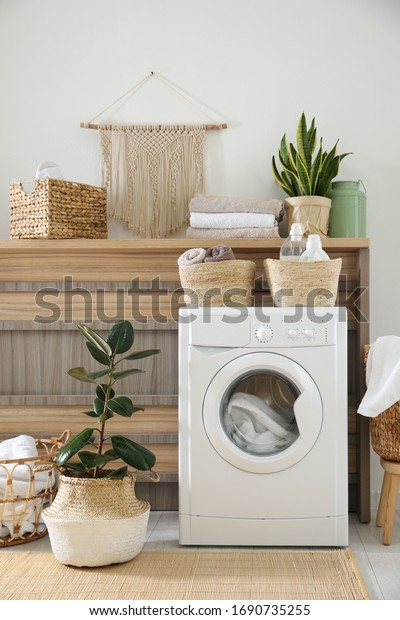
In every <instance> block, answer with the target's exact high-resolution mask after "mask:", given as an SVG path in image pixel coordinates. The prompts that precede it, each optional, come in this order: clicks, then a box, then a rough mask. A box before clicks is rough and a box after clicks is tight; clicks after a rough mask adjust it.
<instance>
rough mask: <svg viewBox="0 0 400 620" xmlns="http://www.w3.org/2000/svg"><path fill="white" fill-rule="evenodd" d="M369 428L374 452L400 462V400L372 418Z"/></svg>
mask: <svg viewBox="0 0 400 620" xmlns="http://www.w3.org/2000/svg"><path fill="white" fill-rule="evenodd" d="M369 349H370V345H365V347H364V362H365V364H366V363H367V359H368V353H369ZM369 429H370V433H371V445H372V449H373V450H374V452H376V453H377V454H379V456H381V457H382V458H384V459H386V460H387V461H398V462H400V402H397V403H395V404H394V405H392V406H391V407H389V408H388V409H385V411H383V412H382V413H380V414H379V415H377V416H375V417H374V418H370V420H369Z"/></svg>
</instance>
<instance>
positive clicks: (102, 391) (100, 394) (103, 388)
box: [96, 383, 115, 402]
mask: <svg viewBox="0 0 400 620" xmlns="http://www.w3.org/2000/svg"><path fill="white" fill-rule="evenodd" d="M107 389H108V385H107V384H106V383H102V384H101V385H98V386H97V388H96V396H97V398H100V400H102V401H103V402H104V401H105V398H106V394H107ZM114 396H115V392H114V390H113V389H112V388H111V389H110V393H109V398H114Z"/></svg>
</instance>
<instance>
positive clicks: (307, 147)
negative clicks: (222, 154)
mask: <svg viewBox="0 0 400 620" xmlns="http://www.w3.org/2000/svg"><path fill="white" fill-rule="evenodd" d="M338 142H339V140H337V142H336V144H335V145H334V147H333V148H332V149H331V150H330V151H329V152H328V151H326V150H324V148H323V145H322V138H321V139H320V141H319V148H318V151H317V153H316V154H315V151H316V148H317V129H316V126H315V118H313V119H312V121H311V125H310V126H309V127H308V126H307V120H306V117H305V114H304V112H303V113H302V114H301V116H300V120H299V123H298V125H297V134H296V145H297V149H296V147H295V146H294V145H293V144H292V143H291V142H290V143H289V144H288V142H287V139H286V134H284V135H283V137H282V140H281V143H280V148H279V162H280V164H281V167H282V170H281V171H280V172H279V170H278V166H277V162H276V160H275V156H273V157H272V172H273V174H274V177H275V179H276V181H277V182H278V183H279V185H280V186H281V187H282V189H283V190H284V191H285V192H286V194H287V195H288V196H289V198H287V199H286V200H285V207H286V212H287V217H288V227H289V230H290V226H291V224H292V222H296V223H300V224H302V225H303V228H304V234H305V235H308V234H320V235H323V236H326V235H327V233H328V226H329V210H330V207H331V199H330V197H331V192H332V180H333V179H334V178H335V177H336V176H337V174H338V172H339V167H340V163H341V161H342V159H343V158H344V157H346V156H347V155H350V153H342V154H340V155H339V154H337V153H336V149H337V145H338Z"/></svg>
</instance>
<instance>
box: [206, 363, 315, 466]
mask: <svg viewBox="0 0 400 620" xmlns="http://www.w3.org/2000/svg"><path fill="white" fill-rule="evenodd" d="M322 420H323V405H322V400H321V396H320V393H319V390H318V388H317V385H316V383H315V381H314V380H313V378H312V377H311V376H310V375H309V373H308V372H307V371H306V370H305V369H304V368H303V367H302V366H301V365H300V364H298V363H297V362H295V361H294V360H292V359H290V358H288V357H286V356H284V355H281V354H278V353H272V352H266V351H260V352H258V351H257V352H249V353H245V354H243V355H239V356H238V357H237V358H235V359H234V360H231V361H230V362H228V363H227V364H226V365H225V366H223V367H222V368H221V369H220V370H219V371H218V372H217V373H216V374H215V376H214V377H213V379H212V380H211V382H210V384H209V386H208V389H207V391H206V393H205V396H204V400H203V424H204V428H205V430H206V433H207V436H208V438H209V441H210V443H211V444H212V446H213V447H214V449H215V450H216V451H217V452H218V454H219V455H220V456H221V457H222V458H224V459H225V460H226V461H228V462H229V463H230V464H231V465H234V466H235V467H237V468H239V469H242V470H244V471H249V472H254V473H269V472H271V473H273V472H278V471H282V470H284V469H287V468H289V467H293V466H294V465H295V464H296V463H298V462H299V461H300V460H301V459H303V458H304V457H305V456H306V455H307V454H308V452H310V450H311V449H312V447H313V446H314V444H315V442H316V441H317V439H318V436H319V434H320V431H321V427H322Z"/></svg>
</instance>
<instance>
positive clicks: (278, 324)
mask: <svg viewBox="0 0 400 620" xmlns="http://www.w3.org/2000/svg"><path fill="white" fill-rule="evenodd" d="M273 319H275V317H273ZM336 333H337V326H336V322H335V321H330V322H329V321H326V322H313V321H310V320H309V319H308V318H307V317H303V318H301V319H299V320H297V321H295V320H286V321H285V318H284V317H279V320H271V321H270V322H268V321H263V322H261V321H257V320H256V319H255V320H253V329H252V342H251V344H252V345H254V346H263V345H267V346H269V347H271V348H272V347H291V346H296V347H298V346H303V347H307V346H314V347H315V346H324V345H331V344H335V343H336Z"/></svg>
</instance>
